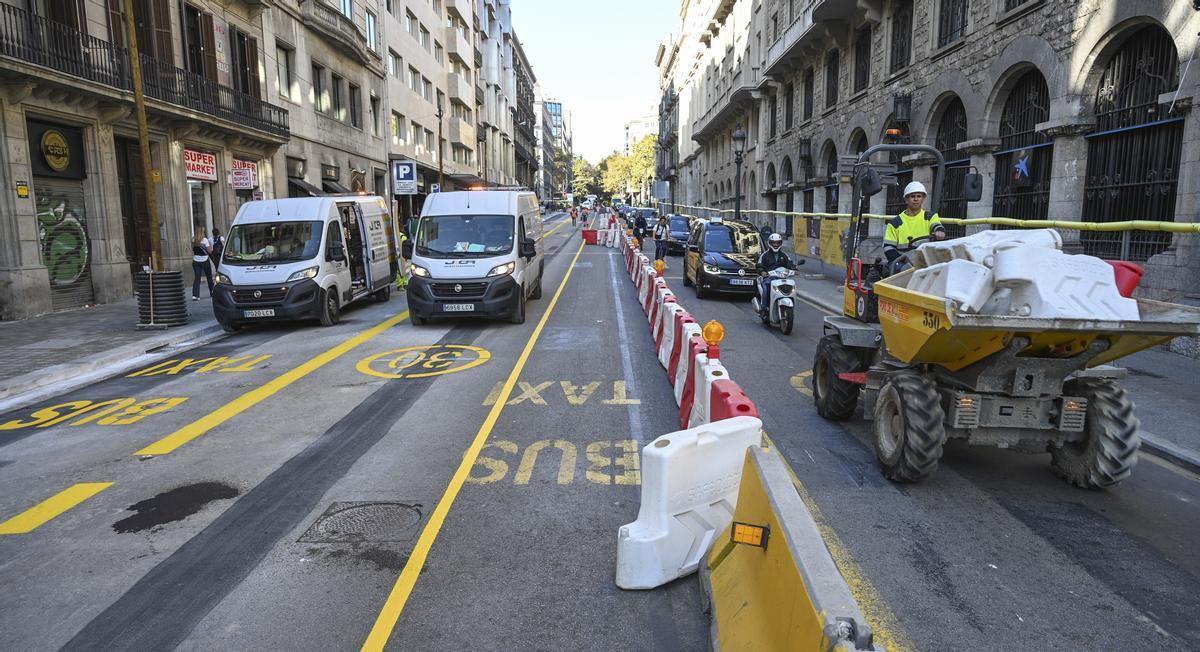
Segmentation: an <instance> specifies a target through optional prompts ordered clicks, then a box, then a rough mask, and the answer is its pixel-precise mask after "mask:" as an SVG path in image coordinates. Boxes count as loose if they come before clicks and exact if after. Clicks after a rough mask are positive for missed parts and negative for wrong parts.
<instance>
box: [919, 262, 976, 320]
mask: <svg viewBox="0 0 1200 652" xmlns="http://www.w3.org/2000/svg"><path fill="white" fill-rule="evenodd" d="M908 289H910V290H915V291H917V292H921V293H923V294H931V295H933V296H935V297H946V298H947V299H953V300H954V301H957V302H958V309H959V310H960V311H962V312H972V313H973V312H979V309H980V308H982V307H983V304H984V303H986V302H987V300H988V298H989V297H991V296H992V292H993V291H994V290H995V285H994V284H993V278H992V270H990V269H988V268H987V267H985V266H983V265H980V264H979V263H974V262H971V261H969V260H961V259H954V260H951V261H948V262H945V263H938V264H936V265H930V266H929V267H925V268H922V269H917V270H913V273H912V278H911V279H909V281H908Z"/></svg>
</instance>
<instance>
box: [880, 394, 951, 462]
mask: <svg viewBox="0 0 1200 652" xmlns="http://www.w3.org/2000/svg"><path fill="white" fill-rule="evenodd" d="M944 418H945V415H944V413H943V412H942V404H941V401H940V399H939V397H938V393H937V387H936V386H935V385H934V384H933V381H931V380H929V379H928V378H925V377H924V376H922V375H921V374H919V373H916V372H912V371H903V372H899V373H896V374H894V375H892V377H891V379H890V380H888V382H887V384H885V385H884V386H883V389H881V390H880V391H879V400H878V401H877V402H876V403H875V458H876V459H877V460H879V466H880V467H881V468H882V469H883V475H884V476H886V477H887V478H888V479H889V480H892V481H894V482H916V481H917V480H920V479H922V478H924V477H925V476H928V475H929V474H931V473H933V472H934V471H935V470H936V469H937V465H938V460H939V459H941V458H942V444H944V443H945V441H946V428H945V426H944V425H943V423H942V420H943V419H944Z"/></svg>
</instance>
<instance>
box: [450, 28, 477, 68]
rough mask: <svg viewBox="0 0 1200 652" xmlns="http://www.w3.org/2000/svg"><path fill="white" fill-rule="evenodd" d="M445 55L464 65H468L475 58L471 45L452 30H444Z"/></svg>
mask: <svg viewBox="0 0 1200 652" xmlns="http://www.w3.org/2000/svg"><path fill="white" fill-rule="evenodd" d="M446 54H448V55H450V56H451V57H454V58H455V59H458V60H459V61H461V62H463V63H465V64H470V63H471V62H472V61H474V58H475V54H474V52H473V51H472V49H471V44H470V43H468V42H467V41H466V39H464V38H463V37H462V35H461V34H459V33H458V32H457V31H456V30H452V29H448V30H446Z"/></svg>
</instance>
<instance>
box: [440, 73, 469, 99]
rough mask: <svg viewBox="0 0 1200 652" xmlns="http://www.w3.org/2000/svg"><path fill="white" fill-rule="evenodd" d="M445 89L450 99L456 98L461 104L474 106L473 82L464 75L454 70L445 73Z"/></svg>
mask: <svg viewBox="0 0 1200 652" xmlns="http://www.w3.org/2000/svg"><path fill="white" fill-rule="evenodd" d="M446 90H447V92H448V94H449V95H450V99H452V100H458V101H459V103H461V104H462V105H463V106H468V107H472V106H475V84H472V83H471V82H470V81H468V80H467V78H466V77H463V76H462V75H460V74H458V73H456V72H452V73H450V74H448V75H446Z"/></svg>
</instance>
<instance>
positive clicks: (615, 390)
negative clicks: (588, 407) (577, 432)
mask: <svg viewBox="0 0 1200 652" xmlns="http://www.w3.org/2000/svg"><path fill="white" fill-rule="evenodd" d="M602 384H606V381H602V380H597V381H593V382H590V383H580V384H578V385H576V384H575V383H572V382H571V381H568V380H558V381H554V380H547V381H544V382H540V383H531V382H526V381H524V380H521V381H518V382H517V389H519V390H521V393H520V394H518V395H517V396H515V397H514V398H512V399H511V400H510V401H509V402H508V404H509V405H519V404H521V403H525V402H529V403H531V404H533V405H547V403H546V399H547V398H548V397H552V396H557V394H558V390H557V389H554V388H555V387H556V385H557V387H558V388H561V389H562V393H563V397H564V398H565V399H566V401H567V403H568V404H570V405H584V404H585V403H587V402H588V399H590V398H591V397H592V394H594V393H595V392H596V390H597V389H600V386H601V385H602ZM502 389H504V381H499V382H497V383H496V384H495V385H494V386H493V387H492V391H490V392H488V395H487V397H486V398H484V399H483V405H484V406H488V405H495V403H496V401H497V400H499V398H500V391H501V390H502ZM544 391H549V392H551V394H549V395H548V396H543V395H542V392H544ZM603 395H604V394H601V396H603ZM600 402H601V404H603V405H641V403H642V401H641V399H636V398H629V396H628V389H626V387H625V381H623V380H614V381H612V398H606V399H602V400H601V401H600ZM555 403H559V402H558V401H555Z"/></svg>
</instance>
